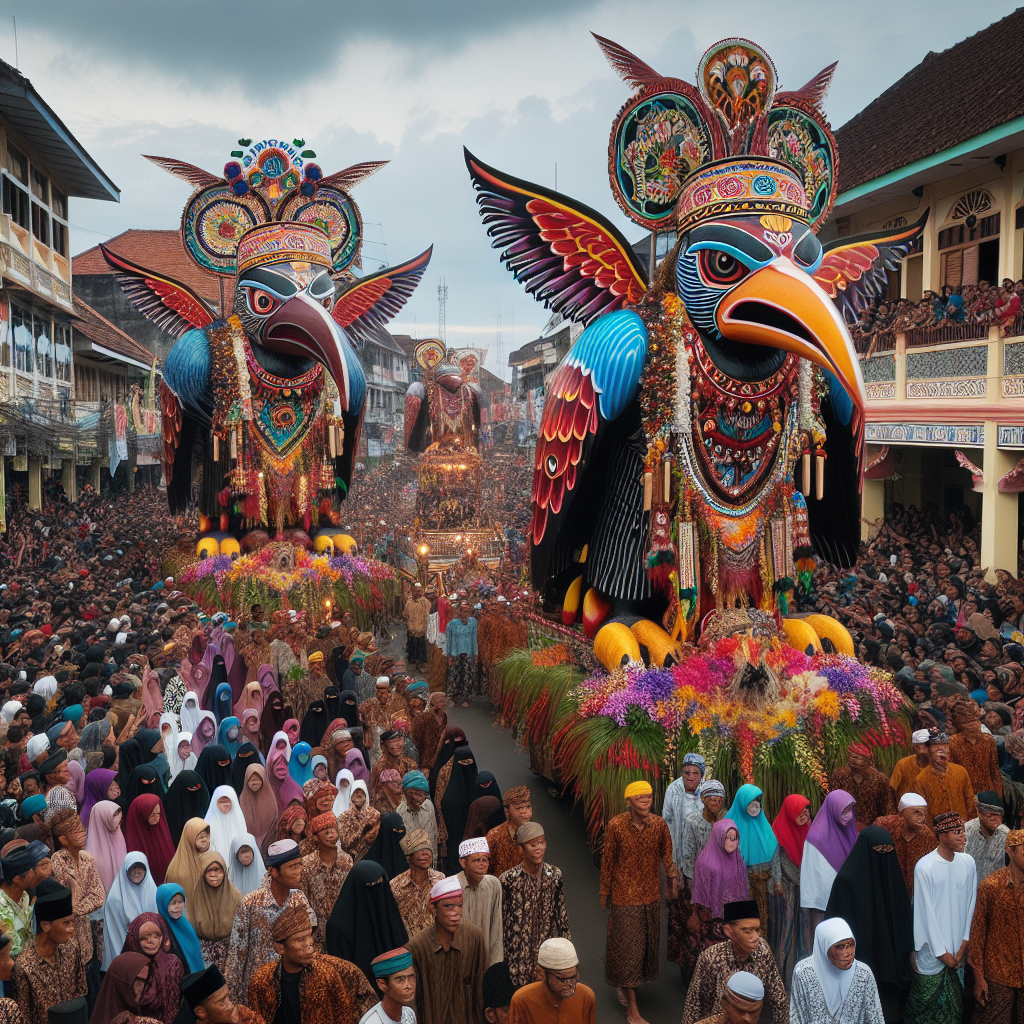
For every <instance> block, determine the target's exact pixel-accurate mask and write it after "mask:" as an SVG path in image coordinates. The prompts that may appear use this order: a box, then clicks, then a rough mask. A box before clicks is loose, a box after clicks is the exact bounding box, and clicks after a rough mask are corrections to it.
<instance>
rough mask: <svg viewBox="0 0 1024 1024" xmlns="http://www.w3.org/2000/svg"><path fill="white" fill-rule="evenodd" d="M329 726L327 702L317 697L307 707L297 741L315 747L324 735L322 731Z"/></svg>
mask: <svg viewBox="0 0 1024 1024" xmlns="http://www.w3.org/2000/svg"><path fill="white" fill-rule="evenodd" d="M330 724H331V719H330V718H329V717H328V715H327V702H326V701H325V699H324V698H323V697H317V698H316V699H315V700H313V701H312V702H311V703H310V705H309V710H308V711H307V712H306V714H305V715H304V716H303V718H302V728H301V729H300V730H299V739H300V740H301V741H302V742H304V743H308V744H309V746H310V747H311V748H312V747H315V746H316V745H317V744H318V743H319V742H320V738H321V737H322V736H323V734H324V730H325V729H326V728H327V727H328V726H329V725H330Z"/></svg>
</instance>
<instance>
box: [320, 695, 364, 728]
mask: <svg viewBox="0 0 1024 1024" xmlns="http://www.w3.org/2000/svg"><path fill="white" fill-rule="evenodd" d="M324 710H325V711H326V712H327V721H328V722H331V721H333V720H334V719H335V718H342V717H344V718H345V721H346V722H347V721H348V716H347V715H343V714H342V710H341V690H339V689H338V687H336V686H328V687H327V689H326V690H324ZM355 717H356V724H358V723H359V711H358V708H357V709H356V716H355ZM320 735H321V736H322V735H323V732H321V733H320Z"/></svg>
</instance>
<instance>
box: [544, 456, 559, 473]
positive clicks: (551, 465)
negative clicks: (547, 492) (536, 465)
mask: <svg viewBox="0 0 1024 1024" xmlns="http://www.w3.org/2000/svg"><path fill="white" fill-rule="evenodd" d="M544 468H545V469H546V470H547V471H548V476H554V475H555V474H556V473H557V472H558V459H556V458H555V457H554V455H549V456H548V457H547V458H546V459H545V460H544Z"/></svg>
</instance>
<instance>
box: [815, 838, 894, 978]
mask: <svg viewBox="0 0 1024 1024" xmlns="http://www.w3.org/2000/svg"><path fill="white" fill-rule="evenodd" d="M875 847H888V849H889V852H888V853H880V852H876V850H875ZM825 916H826V917H841V918H842V919H843V920H844V921H845V922H846V923H847V924H848V925H849V926H850V930H851V931H852V932H853V937H854V938H855V939H856V940H857V959H858V960H860V961H861V963H864V964H866V965H867V966H868V967H870V968H871V971H872V973H873V974H874V975H875V980H876V981H877V982H878V986H879V989H880V990H881V988H882V986H883V985H888V986H890V987H891V988H895V989H906V988H909V986H910V980H911V968H910V959H909V954H910V952H911V951H912V950H913V949H914V914H913V912H912V911H911V909H910V897H909V896H908V895H907V886H906V883H905V882H904V880H903V873H902V871H901V870H900V862H899V858H898V857H897V856H896V849H895V844H894V843H893V839H892V836H891V835H889V833H888V832H886V830H885V829H884V828H881V827H880V826H878V825H869V826H868V827H867V828H866V829H864V831H863V832H861V834H860V835H859V836H857V842H856V843H854V844H853V849H852V850H851V851H850V855H849V856H848V857H847V858H846V861H845V863H844V864H843V866H842V867H841V868H840V869H839V874H838V875H836V879H835V881H834V882H833V883H832V892H831V894H830V895H829V898H828V906H827V907H826V908H825ZM880 994H881V992H880Z"/></svg>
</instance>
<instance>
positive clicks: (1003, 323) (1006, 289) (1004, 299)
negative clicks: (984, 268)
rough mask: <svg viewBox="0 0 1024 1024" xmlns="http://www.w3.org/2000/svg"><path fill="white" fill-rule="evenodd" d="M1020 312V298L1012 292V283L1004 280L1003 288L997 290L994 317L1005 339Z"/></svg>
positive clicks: (1007, 279)
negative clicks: (997, 295) (997, 296)
mask: <svg viewBox="0 0 1024 1024" xmlns="http://www.w3.org/2000/svg"><path fill="white" fill-rule="evenodd" d="M1019 312H1020V296H1019V295H1018V294H1017V293H1016V292H1015V291H1014V290H1013V282H1012V281H1011V280H1010V279H1009V278H1006V280H1004V281H1003V287H1002V288H1000V289H999V298H998V300H997V302H996V308H995V316H996V319H997V320H998V321H999V326H1000V328H1002V331H1003V336H1004V337H1005V336H1006V335H1007V334H1009V332H1010V331H1011V330H1012V329H1013V324H1014V321H1015V320H1016V319H1017V314H1018V313H1019Z"/></svg>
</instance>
